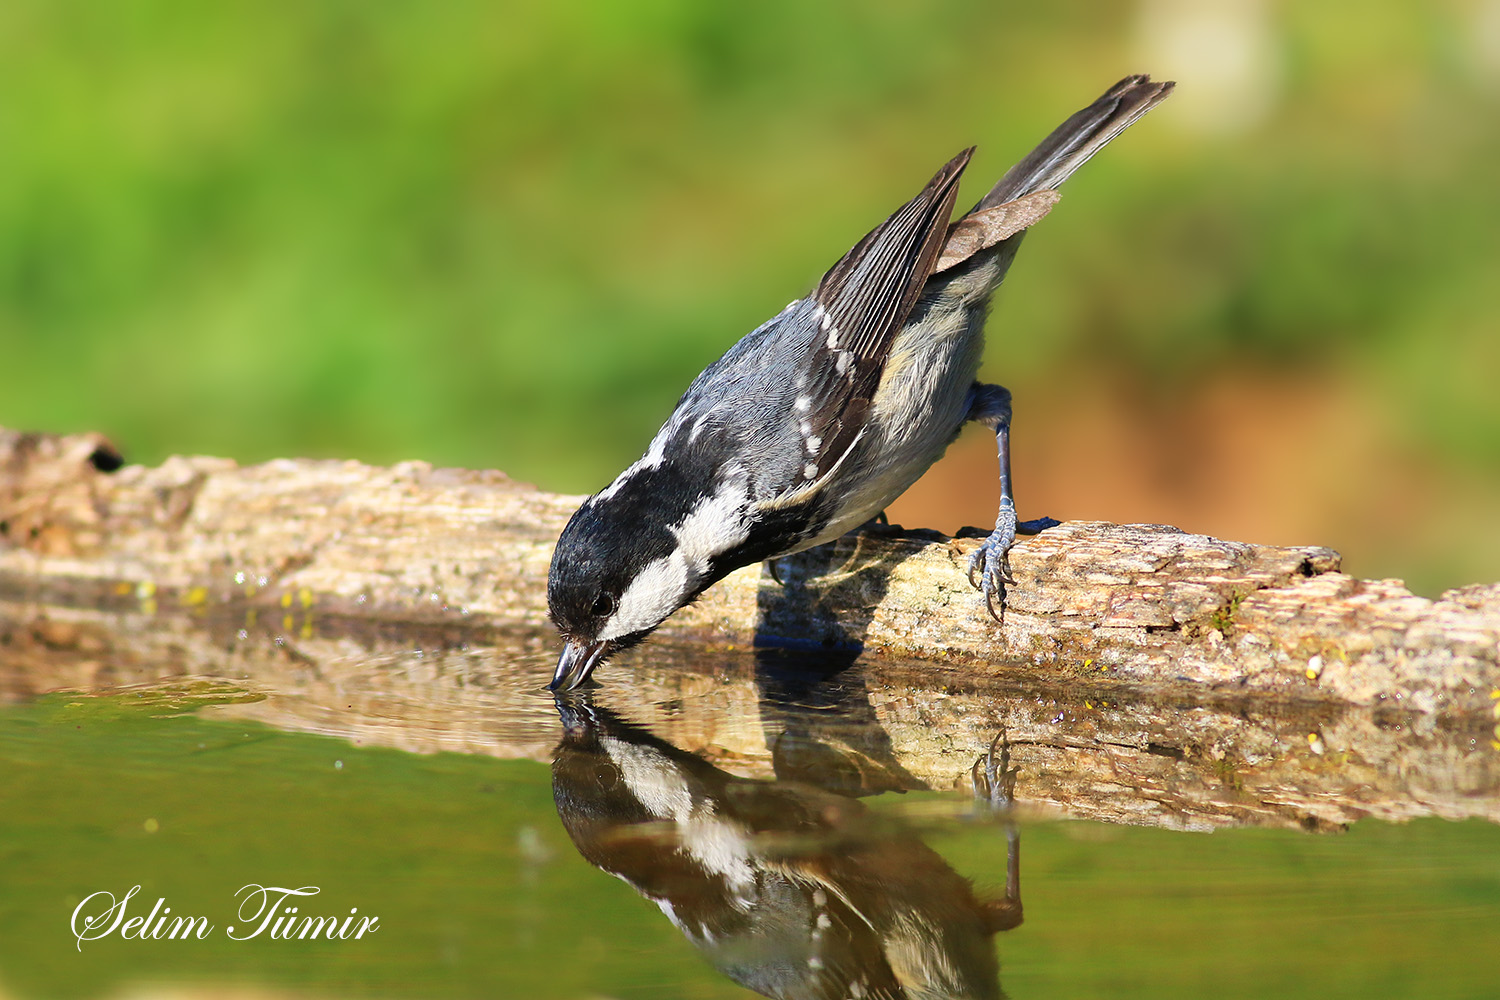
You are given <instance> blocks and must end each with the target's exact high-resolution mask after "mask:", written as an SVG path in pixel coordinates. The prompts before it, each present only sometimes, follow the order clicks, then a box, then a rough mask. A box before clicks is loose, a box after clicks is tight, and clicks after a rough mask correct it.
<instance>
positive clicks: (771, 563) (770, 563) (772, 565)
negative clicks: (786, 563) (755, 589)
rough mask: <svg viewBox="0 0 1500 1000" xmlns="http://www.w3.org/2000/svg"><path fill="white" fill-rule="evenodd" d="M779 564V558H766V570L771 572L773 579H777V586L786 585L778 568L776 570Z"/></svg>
mask: <svg viewBox="0 0 1500 1000" xmlns="http://www.w3.org/2000/svg"><path fill="white" fill-rule="evenodd" d="M779 564H780V560H779V559H767V560H766V572H767V573H770V574H771V579H773V580H775V581H776V586H778V587H785V586H786V583H785V582H783V581H782V579H781V574H780V573H779V572H777V570H776V567H777V566H778V565H779Z"/></svg>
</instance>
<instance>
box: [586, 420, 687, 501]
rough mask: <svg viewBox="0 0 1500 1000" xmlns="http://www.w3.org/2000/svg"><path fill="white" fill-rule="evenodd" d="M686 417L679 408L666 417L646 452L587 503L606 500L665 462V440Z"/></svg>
mask: <svg viewBox="0 0 1500 1000" xmlns="http://www.w3.org/2000/svg"><path fill="white" fill-rule="evenodd" d="M686 419H687V418H686V415H685V414H683V412H682V411H681V410H678V411H675V412H673V414H672V415H671V416H670V417H668V418H667V422H666V423H665V424H662V427H661V430H659V431H657V432H656V437H654V438H652V439H651V446H650V447H648V448H647V449H646V454H644V455H642V456H641V457H640V458H638V459H636V460H635V461H634V462H632V463H631V465H630V468H628V469H626V470H625V471H624V472H622V473H620V474H619V475H618V476H616V477H615V481H614V482H612V483H610V484H609V485H608V486H607V487H605V488H604V489H602V490H600V491H599V492H598V493H597V494H595V495H594V497H593V498H592V499H590V500H589V503H591V504H595V503H598V502H600V501H601V500H608V499H609V498H610V497H612V496H614V495H615V494H616V493H618V492H620V488H621V487H622V486H624V485H625V484H626V483H628V482H630V480H631V479H632V478H633V477H635V476H636V475H637V474H638V473H640V472H642V471H644V470H646V469H654V468H656V467H658V466H659V465H661V463H662V462H665V461H666V460H667V442H668V441H670V440H672V438H673V437H675V436H676V434H677V431H678V430H679V429H680V428H681V427H682V425H683V422H684V421H685V420H686ZM705 419H706V418H705ZM699 426H700V427H701V426H702V420H700V421H699ZM696 433H697V428H694V434H696Z"/></svg>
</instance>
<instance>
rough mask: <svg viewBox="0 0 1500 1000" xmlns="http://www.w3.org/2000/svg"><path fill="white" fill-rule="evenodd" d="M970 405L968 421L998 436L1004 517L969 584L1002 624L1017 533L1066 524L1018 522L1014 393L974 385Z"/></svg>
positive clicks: (974, 560)
mask: <svg viewBox="0 0 1500 1000" xmlns="http://www.w3.org/2000/svg"><path fill="white" fill-rule="evenodd" d="M969 397H970V404H969V413H968V416H967V418H966V419H968V420H975V421H978V422H979V423H981V424H983V425H984V426H986V427H988V428H989V429H990V430H992V431H994V432H995V446H996V451H997V452H998V453H999V458H1000V513H999V516H997V517H996V518H995V530H994V531H992V532H991V533H990V536H989V537H988V538H986V539H985V540H984V544H983V545H981V546H980V547H979V548H978V549H976V550H975V551H974V554H973V555H972V556H970V557H969V582H970V583H971V584H973V585H974V586H975V587H977V588H978V589H979V590H980V591H981V592H982V593H983V594H984V603H985V606H986V607H987V608H989V610H990V616H991V617H993V618H994V619H995V620H996V621H1000V620H1001V619H1000V611H997V610H996V604H997V601H996V598H997V597H998V598H999V601H998V604H999V607H1000V609H1001V610H1002V611H1003V610H1004V608H1005V585H1006V584H1008V583H1010V584H1013V583H1015V582H1016V581H1015V580H1014V579H1013V578H1012V577H1011V572H1010V548H1011V546H1012V545H1014V544H1015V543H1016V532H1018V531H1019V532H1022V533H1024V534H1028V535H1034V534H1036V533H1037V532H1039V531H1043V530H1045V529H1047V528H1051V527H1055V526H1056V525H1058V524H1060V523H1062V522H1060V521H1056V520H1054V519H1052V518H1050V517H1039V518H1037V519H1036V520H1034V521H1017V520H1016V501H1015V497H1014V496H1013V495H1012V494H1011V488H1010V390H1009V389H1006V388H1004V387H1003V386H998V385H985V384H983V383H980V382H976V383H974V388H972V389H970V390H969Z"/></svg>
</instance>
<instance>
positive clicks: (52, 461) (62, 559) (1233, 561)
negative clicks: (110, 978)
mask: <svg viewBox="0 0 1500 1000" xmlns="http://www.w3.org/2000/svg"><path fill="white" fill-rule="evenodd" d="M580 500H581V498H580V497H571V496H560V495H556V494H550V493H545V492H542V491H539V490H537V489H535V488H533V487H531V486H527V485H524V484H521V483H517V482H514V481H512V480H511V479H509V478H508V477H506V476H504V475H503V474H501V473H498V472H483V471H468V470H460V469H434V468H432V467H430V466H429V465H427V464H425V463H421V462H406V463H402V464H399V465H396V466H393V467H390V468H376V467H371V466H367V465H362V464H360V463H357V462H337V461H315V460H305V459H299V460H277V461H272V462H267V463H265V464H262V465H254V466H245V467H242V466H239V465H238V464H236V463H235V462H233V461H231V460H228V459H221V458H202V457H196V458H177V457H174V458H171V459H168V460H167V461H166V462H164V463H162V464H161V465H160V466H156V467H150V468H148V467H144V466H139V465H121V464H120V461H119V456H118V455H117V454H116V453H115V451H114V450H113V449H112V448H111V447H110V446H109V444H108V442H107V441H105V440H104V439H103V438H101V437H99V436H98V435H77V436H66V437H64V436H51V435H38V434H22V433H18V432H14V431H5V430H0V601H7V602H10V603H12V604H29V605H40V606H47V605H53V606H57V607H74V608H91V609H96V610H114V611H134V612H141V613H145V614H149V615H166V614H172V613H189V614H204V613H209V612H211V611H212V612H216V613H230V614H240V613H246V612H256V613H262V614H263V613H265V612H271V613H273V614H274V615H276V616H279V617H280V618H281V619H282V620H283V622H284V624H285V625H286V628H287V629H288V631H291V630H293V629H298V628H304V627H310V623H311V622H312V621H313V620H314V618H328V617H342V618H356V619H368V620H372V621H385V622H390V621H399V622H412V623H422V624H429V625H432V624H446V625H461V626H464V627H467V628H474V629H496V628H499V629H531V630H540V629H545V625H546V606H545V605H546V600H545V581H546V575H547V567H548V563H549V560H550V556H551V547H552V543H553V541H554V540H555V539H556V537H557V534H558V532H559V531H560V530H561V528H562V526H563V524H564V523H565V522H566V520H567V518H568V516H569V515H570V514H571V513H572V511H573V510H574V508H575V507H576V506H577V505H578V503H579V502H580ZM962 534H963V533H961V535H962ZM976 534H978V533H976ZM978 544H979V542H978V540H977V538H969V537H958V538H949V537H946V536H943V535H940V534H938V533H936V532H931V531H903V530H901V529H900V528H899V527H890V528H885V527H872V528H867V529H866V530H864V531H861V532H857V533H854V534H852V535H849V536H846V537H845V538H843V539H840V540H838V541H836V542H833V543H831V544H829V545H825V546H822V547H820V548H817V549H813V550H810V551H809V552H806V553H802V554H800V555H798V556H795V557H792V558H790V559H788V560H785V561H783V563H782V564H781V565H780V566H779V569H778V574H777V575H778V576H779V577H780V578H781V581H782V582H780V583H778V582H777V581H776V580H775V579H773V577H772V575H771V574H770V572H769V571H768V570H767V569H766V568H765V567H761V566H752V567H746V568H745V569H742V570H740V571H738V572H736V573H734V574H732V575H731V576H729V577H728V578H726V579H725V580H724V581H722V582H721V583H719V584H718V585H716V586H715V587H713V588H711V589H710V590H709V591H708V592H707V593H705V594H704V596H703V598H702V599H701V600H700V601H699V602H698V603H697V604H695V605H693V606H692V607H690V608H686V609H684V610H683V611H681V612H679V613H678V614H677V615H676V616H674V617H673V618H672V619H671V620H670V621H669V622H668V623H667V625H666V626H665V627H664V628H663V630H662V635H663V637H665V638H668V639H673V640H676V641H679V642H680V641H685V640H692V641H694V642H699V643H707V644H710V645H716V646H720V647H725V646H743V645H749V644H751V643H756V642H761V643H765V642H768V641H769V642H782V643H790V644H801V645H807V646H814V647H840V648H862V649H864V650H867V651H870V652H873V653H881V654H888V655H894V656H900V657H908V658H912V657H915V658H920V659H924V660H927V661H933V660H940V661H945V662H946V663H949V664H954V665H962V666H963V668H964V670H965V671H966V672H968V674H969V675H971V676H976V677H977V676H986V675H988V676H1005V675H1012V674H1016V673H1018V672H1025V673H1026V674H1027V675H1029V676H1033V677H1037V678H1045V679H1049V680H1058V679H1066V678H1080V677H1087V678H1089V679H1090V680H1091V682H1095V683H1104V684H1110V683H1114V684H1121V685H1130V686H1133V687H1136V688H1150V689H1157V690H1163V691H1166V690H1173V691H1185V692H1225V691H1234V692H1243V693H1247V694H1254V695H1267V696H1271V695H1275V696H1280V697H1284V698H1291V699H1306V700H1332V701H1342V702H1347V703H1354V704H1360V705H1369V706H1378V705H1382V704H1388V705H1392V706H1399V707H1401V708H1402V709H1404V710H1408V711H1418V712H1427V713H1444V714H1447V713H1488V712H1490V711H1491V704H1492V701H1491V693H1492V692H1493V691H1495V690H1496V689H1497V687H1500V584H1490V585H1477V586H1472V587H1465V588H1460V589H1457V590H1453V591H1449V592H1447V593H1445V594H1443V595H1442V596H1441V597H1440V598H1438V599H1437V600H1435V601H1434V600H1428V599H1426V598H1422V597H1418V596H1415V595H1413V594H1412V593H1410V592H1409V591H1408V590H1406V588H1405V587H1404V586H1402V584H1401V583H1400V582H1399V581H1396V580H1375V581H1371V580H1358V579H1355V578H1353V577H1350V576H1348V575H1346V574H1343V573H1340V572H1339V571H1338V569H1339V556H1338V554H1337V553H1335V552H1333V551H1332V550H1330V549H1327V548H1321V547H1317V546H1293V547H1281V546H1268V545H1256V544H1251V543H1245V542H1232V541H1222V540H1219V539H1215V538H1211V537H1208V536H1204V535H1194V534H1189V533H1186V532H1182V531H1180V530H1178V529H1176V528H1171V527H1167V526H1162V525H1114V524H1106V523H1100V522H1070V523H1066V524H1063V525H1062V526H1060V527H1057V528H1053V529H1050V530H1048V531H1046V532H1043V533H1042V534H1040V535H1038V536H1035V537H1032V538H1023V539H1022V540H1021V541H1020V542H1019V543H1018V544H1017V546H1016V548H1015V550H1014V551H1013V553H1012V563H1013V567H1014V571H1015V576H1016V581H1017V584H1016V586H1014V587H1012V588H1011V597H1010V602H1009V609H1008V611H1007V612H1006V615H1005V621H1004V623H1003V624H997V623H995V622H994V621H992V620H991V619H990V618H989V617H988V615H987V614H986V613H985V612H984V609H983V605H982V601H981V599H980V598H979V597H978V595H977V594H976V592H975V591H973V590H972V589H971V588H970V587H969V584H968V582H967V580H966V578H965V576H964V568H965V567H966V565H967V561H968V556H969V553H970V552H971V551H973V549H974V548H975V547H976V546H977V545H978ZM616 669H619V668H616ZM603 679H604V680H605V681H606V682H608V680H609V674H608V672H606V674H605V675H604V677H603Z"/></svg>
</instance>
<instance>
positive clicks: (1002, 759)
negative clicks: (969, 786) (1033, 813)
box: [969, 729, 1019, 812]
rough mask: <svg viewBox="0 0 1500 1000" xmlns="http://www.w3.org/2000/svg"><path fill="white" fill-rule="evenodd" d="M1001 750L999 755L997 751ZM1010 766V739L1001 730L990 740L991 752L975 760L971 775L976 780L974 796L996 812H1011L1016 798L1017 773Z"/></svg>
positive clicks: (1016, 769)
mask: <svg viewBox="0 0 1500 1000" xmlns="http://www.w3.org/2000/svg"><path fill="white" fill-rule="evenodd" d="M997 749H998V750H999V751H1000V753H999V756H998V757H997V756H996V755H995V751H996V750H997ZM1018 770H1019V768H1013V767H1011V766H1010V741H1009V740H1008V739H1006V738H1005V730H1003V729H1002V730H1000V732H999V734H998V735H996V737H995V738H994V740H992V741H991V742H990V749H989V753H986V754H985V755H984V756H983V757H980V758H979V759H978V760H976V761H975V762H974V766H973V767H972V768H971V769H970V770H969V776H970V777H971V778H972V779H973V781H974V798H975V799H976V800H978V801H980V802H983V803H985V804H986V805H987V806H989V808H991V809H993V810H994V811H996V812H1009V811H1010V807H1011V806H1012V805H1013V804H1014V803H1015V799H1016V773H1017V771H1018Z"/></svg>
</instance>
